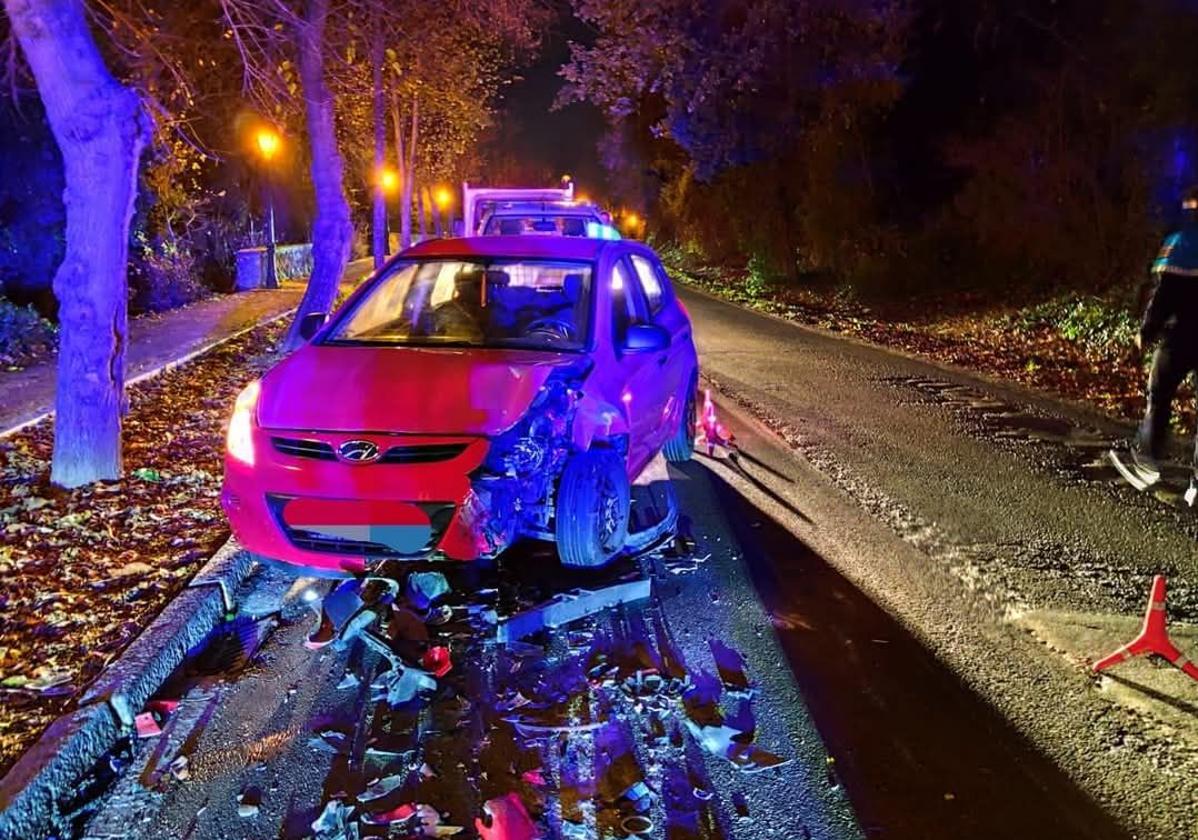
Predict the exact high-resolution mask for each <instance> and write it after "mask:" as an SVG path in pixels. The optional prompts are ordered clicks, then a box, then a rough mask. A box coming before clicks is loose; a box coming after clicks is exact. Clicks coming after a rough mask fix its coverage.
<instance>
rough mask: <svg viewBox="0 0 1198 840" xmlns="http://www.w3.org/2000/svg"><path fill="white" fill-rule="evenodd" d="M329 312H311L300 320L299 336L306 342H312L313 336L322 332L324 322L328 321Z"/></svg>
mask: <svg viewBox="0 0 1198 840" xmlns="http://www.w3.org/2000/svg"><path fill="white" fill-rule="evenodd" d="M328 317H329V315H328V313H327V312H309V313H308V314H307V315H305V316H304V317H303V318H302V319H301V320H300V325H299V335H300V338H302V339H303V340H304V341H311V340H312V336H314V335H316V334H317V333H318V332H320V328H321V327H323V326H324V322H325V321H327V320H328Z"/></svg>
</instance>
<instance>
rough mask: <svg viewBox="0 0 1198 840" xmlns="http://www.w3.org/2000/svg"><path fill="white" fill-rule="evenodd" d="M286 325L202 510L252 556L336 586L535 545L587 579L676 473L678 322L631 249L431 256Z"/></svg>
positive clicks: (450, 251)
mask: <svg viewBox="0 0 1198 840" xmlns="http://www.w3.org/2000/svg"><path fill="white" fill-rule="evenodd" d="M302 326H304V327H306V328H307V329H306V330H305V332H307V333H311V338H310V341H309V343H308V344H306V345H305V346H304V347H303V348H301V349H300V350H298V351H297V352H295V353H293V354H292V355H291V356H289V357H288V358H286V359H285V360H283V361H282V362H280V363H279V364H277V365H276V366H275V367H273V368H272V369H271V370H269V371H268V372H267V373H266V374H265V375H264V376H263V377H262V379H261V380H259V381H256V382H253V383H251V384H250V385H249V386H248V387H246V388H245V390H244V391H243V392H242V393H241V395H240V396H239V397H238V398H237V403H236V406H235V409H234V412H233V417H232V420H231V422H230V425H229V431H228V446H227V454H226V459H225V482H224V488H223V492H222V494H221V502H222V505H223V507H224V509H225V512H226V514H227V515H228V517H229V522H230V523H231V525H232V528H233V532H234V534H235V535H236V536H237V538H238V540H239V541H240V542H241V544H242V545H243V546H244V547H245V548H246V549H248V550H249V551H251V552H254V553H256V554H259V555H261V556H263V557H266V558H271V559H275V560H282V561H285V562H287V563H290V564H295V565H297V566H301V567H304V568H305V569H306V570H307V571H308V572H318V573H324V574H332V575H338V576H349V575H361V574H365V573H368V572H369V571H370V570H371V569H372V568H373V566H374V565H375V564H376V563H377V562H379V561H382V560H388V559H392V558H399V559H404V558H412V559H415V558H427V557H443V558H448V559H453V560H474V559H477V558H481V557H491V556H494V555H496V554H497V553H499V552H500V551H502V550H503V549H505V548H506V547H507V546H509V545H511V544H512V543H513V542H514V541H516V540H519V539H522V538H534V539H546V540H553V541H555V542H556V543H557V549H558V554H559V556H560V558H561V560H562V562H563V563H565V564H567V565H572V566H597V565H602V564H605V563H607V562H608V561H610V560H611V559H613V558H614V557H616V556H617V555H618V554H619V553H620V552H621V550H623V549H624V547H625V543H626V540H627V532H628V522H629V497H630V482H631V481H632V480H633V479H634V478H635V477H636V476H637V475H638V474H640V473H641V471H642V470H643V469H644V468H645V467H646V466H647V465H648V464H649V462H650V461H651V460H653V459H654V458H655V457H656V456H657V455H658V453H662V452H664V454H665V456H666V457H667V458H668V459H670V460H675V461H677V460H683V459H686V458H688V457H689V456H690V452H691V445H692V439H693V436H694V422H695V392H696V385H697V374H698V362H697V358H696V355H695V347H694V343H693V341H692V338H691V325H690V321H689V319H688V317H687V314H686V312H685V310H684V309H683V307H682V306H681V304H680V303H679V302H678V300H677V298H676V297H675V295H674V291H673V289H672V288H671V285H670V281H669V278H668V277H667V276H666V273H665V271H664V270H663V269H662V266H661V262H660V261H659V260H658V258H657V256H656V255H655V254H654V253H653V251H652V250H651V249H650V248H648V247H646V246H644V245H642V244H639V243H636V242H630V241H624V240H617V241H610V240H603V239H586V238H565V237H544V238H542V237H502V236H499V237H480V238H472V239H448V240H436V241H431V242H427V243H423V244H420V245H417V246H416V247H414V248H411V249H409V250H407V251H405V252H403V253H402V254H400V255H398V256H397V257H396V258H394V259H393V260H392V261H390V262H389V263H388V264H387V265H385V266H384V267H383V268H382V269H381V270H380V271H379V272H378V273H377V274H376V275H375V276H374V277H372V278H370V279H369V280H367V281H366V282H365V283H364V284H363V285H362V287H361V288H359V289H358V290H357V291H356V292H355V293H354V294H353V295H352V296H351V297H350V299H349V300H348V301H346V303H345V304H344V305H343V306H342V307H341V308H340V309H339V310H338V311H337V312H336V313H334V314H333V315H332V316H331V317H329V318H326V317H325V316H324V315H323V314H321V315H317V316H315V317H313V316H309V318H308V319H306V320H305V323H304V325H302Z"/></svg>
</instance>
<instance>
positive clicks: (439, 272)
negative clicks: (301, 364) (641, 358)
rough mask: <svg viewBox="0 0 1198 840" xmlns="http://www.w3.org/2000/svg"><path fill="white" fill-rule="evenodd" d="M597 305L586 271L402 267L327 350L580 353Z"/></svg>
mask: <svg viewBox="0 0 1198 840" xmlns="http://www.w3.org/2000/svg"><path fill="white" fill-rule="evenodd" d="M590 297H591V266H590V265H588V264H586V263H575V262H560V261H546V260H431V261H428V262H401V263H397V264H396V265H395V266H393V267H392V269H391V271H390V273H389V274H388V275H386V276H385V277H383V278H382V279H381V280H380V281H379V282H378V283H376V284H375V286H374V288H372V289H371V290H370V291H369V292H367V293H366V294H365V295H364V296H363V297H361V298H360V299H359V300H358V301H357V303H356V304H355V305H354V306H353V308H352V309H350V310H349V311H348V312H346V313H345V314H344V315H343V316H342V317H341V318H340V319H339V320H338V322H337V324H336V325H335V326H334V328H333V329H332V330H331V331H330V332H329V334H328V336H327V337H326V338H325V340H324V341H323V342H322V343H325V344H381V345H418V346H466V347H509V348H526V349H532V350H581V349H583V347H584V346H585V344H586V340H587V334H588V328H589V318H590V312H591V305H590Z"/></svg>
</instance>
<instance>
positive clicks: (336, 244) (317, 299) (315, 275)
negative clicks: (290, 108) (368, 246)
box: [286, 0, 353, 350]
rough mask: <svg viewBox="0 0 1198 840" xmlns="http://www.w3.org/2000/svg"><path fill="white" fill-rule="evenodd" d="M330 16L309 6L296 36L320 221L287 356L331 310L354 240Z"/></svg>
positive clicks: (324, 5)
mask: <svg viewBox="0 0 1198 840" xmlns="http://www.w3.org/2000/svg"><path fill="white" fill-rule="evenodd" d="M328 14H329V0H308V2H307V6H306V8H305V10H304V21H303V23H302V24H300V31H299V33H298V34H299V76H300V84H301V85H302V86H303V90H304V105H305V106H306V108H307V112H308V142H309V144H310V145H311V148H312V187H313V190H314V192H315V194H316V219H315V221H314V223H313V225H312V276H311V277H309V278H308V288H307V290H306V291H305V292H304V299H303V300H302V301H300V305H299V311H298V312H297V313H296V315H295V321H294V322H293V323H292V325H291V330H290V331H289V332H288V334H287V342H286V349H288V350H294V349H295V348H296V347H299V346H300V345H301V344H302V343H303V339H302V338H301V337H300V335H299V325H300V322H301V321H303V318H304V316H305V315H307V314H309V313H312V312H328V311H329V310H330V309H332V307H333V301H335V300H336V299H337V286H338V284H339V283H340V282H341V275H342V274H344V273H345V265H346V263H348V262H349V249H350V245H351V244H352V243H351V240H352V238H353V225H352V223H351V222H350V217H349V202H348V201H347V200H346V197H345V187H344V185H343V184H342V182H341V179H342V174H343V173H342V170H343V168H344V166H343V164H342V161H341V152H340V151H339V149H338V147H337V131H336V123H335V115H334V109H333V96H332V94H331V93H330V92H329V88H328V85H327V84H325V80H324V50H323V45H324V38H325V24H326V21H327V19H328Z"/></svg>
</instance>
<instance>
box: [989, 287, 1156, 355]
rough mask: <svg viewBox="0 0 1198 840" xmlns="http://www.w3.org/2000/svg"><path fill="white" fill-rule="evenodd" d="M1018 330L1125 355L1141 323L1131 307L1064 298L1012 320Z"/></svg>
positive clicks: (1116, 303)
mask: <svg viewBox="0 0 1198 840" xmlns="http://www.w3.org/2000/svg"><path fill="white" fill-rule="evenodd" d="M1011 323H1012V325H1013V326H1015V327H1016V328H1019V329H1022V330H1025V331H1032V330H1037V329H1049V330H1051V331H1052V332H1054V333H1056V334H1057V335H1059V336H1061V338H1064V339H1067V340H1068V341H1072V342H1074V343H1076V344H1081V345H1084V346H1085V347H1086V348H1088V349H1090V350H1098V351H1102V350H1106V351H1108V352H1122V351H1126V349H1127V348H1129V347H1131V346H1132V343H1133V342H1134V340H1135V336H1136V332H1137V330H1138V326H1139V325H1138V322H1137V321H1136V319H1135V317H1134V316H1133V315H1132V313H1131V312H1130V310H1129V309H1128V307H1127V306H1126V305H1125V304H1123V303H1120V302H1115V301H1111V300H1106V299H1103V298H1099V297H1093V296H1086V297H1074V296H1070V297H1062V298H1056V299H1054V300H1050V301H1047V302H1045V303H1041V304H1038V305H1036V306H1033V307H1030V308H1028V309H1025V310H1023V311H1022V312H1020V313H1019V314H1018V315H1015V316H1012V319H1011Z"/></svg>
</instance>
